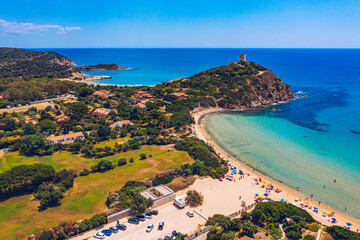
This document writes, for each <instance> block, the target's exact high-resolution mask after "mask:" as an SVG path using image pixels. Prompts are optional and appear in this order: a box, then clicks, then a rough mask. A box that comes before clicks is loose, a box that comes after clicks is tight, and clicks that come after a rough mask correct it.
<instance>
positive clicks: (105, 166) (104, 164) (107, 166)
mask: <svg viewBox="0 0 360 240" xmlns="http://www.w3.org/2000/svg"><path fill="white" fill-rule="evenodd" d="M114 167H115V166H114V165H113V164H112V162H111V161H109V160H101V161H100V162H99V163H98V164H96V165H95V166H92V167H91V171H93V172H106V171H109V170H111V169H113V168H114Z"/></svg>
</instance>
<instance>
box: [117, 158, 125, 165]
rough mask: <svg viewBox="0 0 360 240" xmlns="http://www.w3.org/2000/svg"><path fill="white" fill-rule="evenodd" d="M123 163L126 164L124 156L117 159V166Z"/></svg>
mask: <svg viewBox="0 0 360 240" xmlns="http://www.w3.org/2000/svg"><path fill="white" fill-rule="evenodd" d="M125 164H127V161H126V159H125V158H120V159H119V160H118V166H123V165H125Z"/></svg>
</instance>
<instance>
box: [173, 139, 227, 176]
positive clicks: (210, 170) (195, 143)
mask: <svg viewBox="0 0 360 240" xmlns="http://www.w3.org/2000/svg"><path fill="white" fill-rule="evenodd" d="M175 148H176V149H177V150H182V151H187V152H188V153H189V155H190V157H192V158H193V159H195V160H196V161H195V162H194V163H193V164H192V165H189V164H185V165H183V166H182V169H183V171H184V173H185V175H189V174H194V175H195V174H196V175H199V176H205V175H209V176H211V177H213V178H218V177H221V176H224V175H225V174H226V172H227V170H226V168H225V167H223V166H222V165H221V162H220V160H218V159H217V158H216V157H215V155H214V154H213V153H212V152H211V151H212V149H210V148H209V147H208V146H207V145H205V144H204V143H202V142H201V141H199V140H182V141H178V142H177V143H176V144H175Z"/></svg>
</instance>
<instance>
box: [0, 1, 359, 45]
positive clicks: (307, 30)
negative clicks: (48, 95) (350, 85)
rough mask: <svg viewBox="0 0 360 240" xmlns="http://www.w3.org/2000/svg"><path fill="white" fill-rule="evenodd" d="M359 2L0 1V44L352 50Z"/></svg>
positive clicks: (356, 34)
mask: <svg viewBox="0 0 360 240" xmlns="http://www.w3.org/2000/svg"><path fill="white" fill-rule="evenodd" d="M359 29H360V1H359V0H357V1H353V0H344V1H334V0H333V1H329V0H327V1H325V0H317V1H307V0H301V1H300V0H299V1H293V0H283V1H280V0H279V1H277V0H247V1H242V0H237V1H232V0H231V1H230V0H222V1H211V0H207V1H204V0H198V1H197V0H192V1H188V0H181V1H169V0H166V1H162V0H161V1H160V0H159V1H157V0H153V1H149V0H144V1H143V0H130V1H123V0H103V1H99V0H96V1H95V0H86V1H85V0H73V1H67V0H51V1H49V0H47V1H44V0H1V7H0V46H2V47H4V46H6V47H24V48H36V47H39V48H46V47H59V48H63V47H70V48H71V47H75V48H76V47H83V48H86V47H100V48H101V47H131V48H132V47H135V48H137V47H154V48H157V47H204V48H213V47H219V48H222V47H229V48H232V47H235V48H236V47H241V48H244V47H245V48H246V47H254V48H262V47H264V48H273V47H275V48H289V47H290V48H291V47H295V48H318V47H322V48H359V47H360V30H359Z"/></svg>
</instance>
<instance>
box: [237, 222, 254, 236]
mask: <svg viewBox="0 0 360 240" xmlns="http://www.w3.org/2000/svg"><path fill="white" fill-rule="evenodd" d="M241 228H242V230H241V235H246V236H248V237H254V234H255V233H257V231H258V229H257V227H256V226H255V225H254V224H253V223H252V222H245V223H244V224H243V225H242V226H241Z"/></svg>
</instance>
